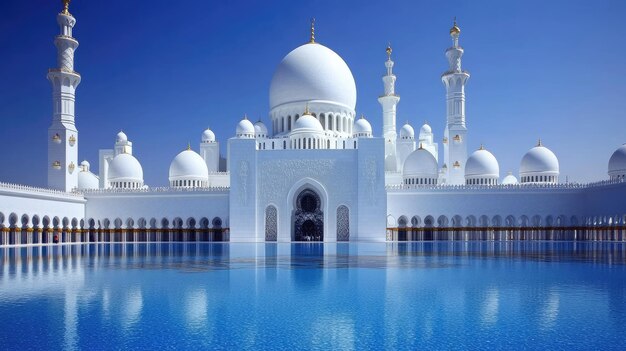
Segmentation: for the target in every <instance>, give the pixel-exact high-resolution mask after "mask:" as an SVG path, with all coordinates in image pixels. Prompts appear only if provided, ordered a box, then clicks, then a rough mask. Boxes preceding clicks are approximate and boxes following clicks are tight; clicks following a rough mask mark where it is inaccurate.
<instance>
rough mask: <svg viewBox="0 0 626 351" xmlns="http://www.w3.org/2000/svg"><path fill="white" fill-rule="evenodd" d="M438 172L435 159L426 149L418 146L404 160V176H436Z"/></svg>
mask: <svg viewBox="0 0 626 351" xmlns="http://www.w3.org/2000/svg"><path fill="white" fill-rule="evenodd" d="M438 174H439V172H438V165H437V160H436V159H435V156H433V154H431V153H430V152H429V151H428V150H426V149H422V148H419V149H417V150H415V151H413V152H411V154H409V156H408V157H407V158H406V161H404V169H403V170H402V175H403V176H404V177H421V178H437V177H438Z"/></svg>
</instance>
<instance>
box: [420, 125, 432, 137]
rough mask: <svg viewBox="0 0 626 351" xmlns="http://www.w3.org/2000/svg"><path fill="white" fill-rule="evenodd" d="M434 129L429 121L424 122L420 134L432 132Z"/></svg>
mask: <svg viewBox="0 0 626 351" xmlns="http://www.w3.org/2000/svg"><path fill="white" fill-rule="evenodd" d="M432 133H433V129H432V128H431V127H430V126H429V125H428V123H424V125H423V126H422V128H420V135H422V134H432Z"/></svg>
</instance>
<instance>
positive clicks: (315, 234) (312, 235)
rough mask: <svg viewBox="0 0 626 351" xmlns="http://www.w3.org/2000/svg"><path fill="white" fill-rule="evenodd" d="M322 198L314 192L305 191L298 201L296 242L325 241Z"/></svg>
mask: <svg viewBox="0 0 626 351" xmlns="http://www.w3.org/2000/svg"><path fill="white" fill-rule="evenodd" d="M321 205H322V202H321V201H320V197H319V196H318V195H317V194H316V193H315V192H314V191H312V190H309V189H307V190H303V191H302V192H301V193H300V194H299V195H298V198H297V199H296V209H295V211H294V237H293V240H294V241H324V214H323V212H322V210H321Z"/></svg>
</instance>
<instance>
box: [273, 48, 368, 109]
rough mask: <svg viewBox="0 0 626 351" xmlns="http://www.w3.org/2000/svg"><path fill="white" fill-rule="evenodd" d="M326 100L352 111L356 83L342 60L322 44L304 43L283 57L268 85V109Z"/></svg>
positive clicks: (354, 101) (354, 102)
mask: <svg viewBox="0 0 626 351" xmlns="http://www.w3.org/2000/svg"><path fill="white" fill-rule="evenodd" d="M312 100H318V101H328V102H331V103H336V104H339V105H341V106H345V107H347V108H349V109H351V110H354V107H355V105H356V84H355V82H354V77H353V76H352V72H350V68H348V65H347V64H346V63H345V61H344V60H343V59H342V58H341V57H340V56H339V55H337V54H336V53H335V52H334V51H332V50H331V49H329V48H327V47H325V46H324V45H321V44H318V43H313V44H304V45H301V46H299V47H297V48H295V49H294V50H293V51H291V52H290V53H289V54H287V56H285V57H284V58H283V60H282V61H281V62H280V64H279V65H278V67H277V68H276V71H275V72H274V77H273V78H272V82H271V84H270V109H274V108H275V107H277V106H280V105H283V104H287V103H292V102H303V101H312Z"/></svg>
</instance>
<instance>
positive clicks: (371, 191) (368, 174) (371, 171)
mask: <svg viewBox="0 0 626 351" xmlns="http://www.w3.org/2000/svg"><path fill="white" fill-rule="evenodd" d="M376 166H377V165H376V159H375V158H373V157H371V158H369V159H367V161H365V182H366V186H367V197H368V198H369V205H372V206H374V205H376V182H377V180H378V175H377V173H378V169H377V167H376Z"/></svg>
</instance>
